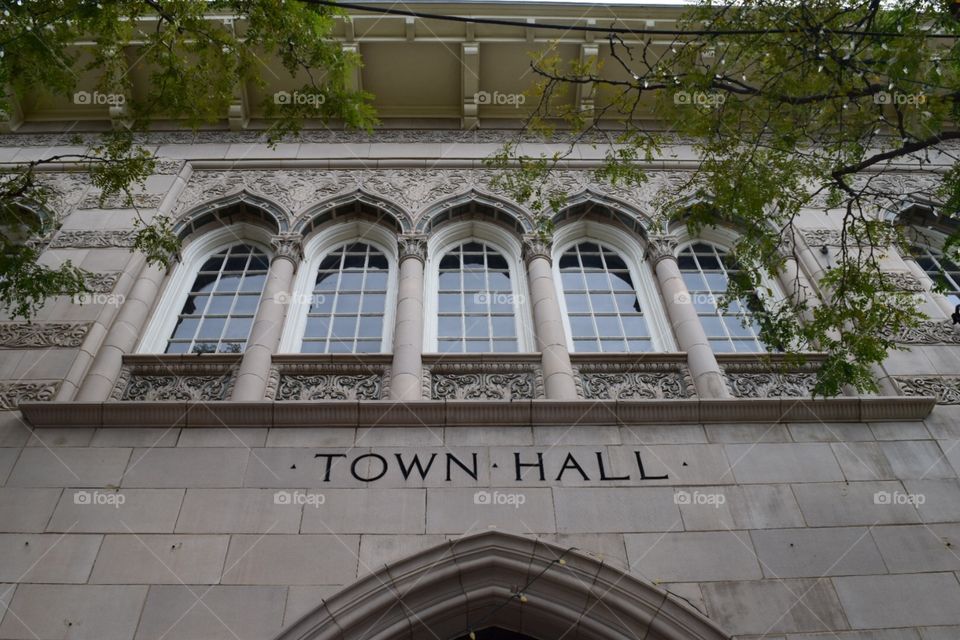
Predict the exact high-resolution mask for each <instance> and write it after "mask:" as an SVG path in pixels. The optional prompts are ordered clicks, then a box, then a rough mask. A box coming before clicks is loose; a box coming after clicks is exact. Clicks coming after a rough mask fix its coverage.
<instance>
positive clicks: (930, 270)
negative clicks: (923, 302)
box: [910, 244, 960, 307]
mask: <svg viewBox="0 0 960 640" xmlns="http://www.w3.org/2000/svg"><path fill="white" fill-rule="evenodd" d="M910 251H911V253H912V254H913V256H914V258H915V259H916V261H917V264H918V265H920V268H921V269H923V270H924V272H926V274H927V275H928V276H930V280H932V281H933V283H934V285H936V286H938V289H939V291H940V293H942V294H943V295H944V296H946V298H947V300H948V301H949V302H950V304H951V305H952V306H954V307H956V306H957V305H960V265H958V264H957V263H956V262H954V261H953V260H952V259H951V258H950V257H949V256H947V255H945V254H944V253H943V251H942V250H940V249H939V248H937V247H936V246H933V245H932V244H915V245H913V246H912V247H910Z"/></svg>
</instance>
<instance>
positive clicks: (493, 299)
mask: <svg viewBox="0 0 960 640" xmlns="http://www.w3.org/2000/svg"><path fill="white" fill-rule="evenodd" d="M517 300H518V298H517V295H516V288H515V282H514V281H513V277H512V275H511V270H510V266H509V263H508V262H507V259H506V258H505V257H504V256H503V255H502V254H501V253H500V252H499V251H498V250H497V249H495V248H493V247H492V246H490V245H489V244H486V243H484V242H479V241H476V240H471V241H468V242H464V243H462V244H459V245H457V246H455V247H453V248H451V249H449V250H447V251H446V252H445V253H444V254H443V256H442V257H441V258H440V262H439V267H438V273H437V331H436V336H437V350H438V351H439V352H440V353H456V352H460V353H482V352H505V351H506V352H509V351H518V350H519V332H518V327H517V319H518V315H519V314H517V313H516V312H515V310H514V304H515V302H517Z"/></svg>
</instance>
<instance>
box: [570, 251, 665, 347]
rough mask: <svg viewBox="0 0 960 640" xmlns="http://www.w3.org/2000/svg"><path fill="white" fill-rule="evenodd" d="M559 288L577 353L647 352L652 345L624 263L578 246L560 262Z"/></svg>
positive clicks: (615, 257) (606, 254)
mask: <svg viewBox="0 0 960 640" xmlns="http://www.w3.org/2000/svg"><path fill="white" fill-rule="evenodd" d="M560 282H561V283H562V285H563V297H564V302H565V303H566V307H567V318H568V319H569V321H570V332H571V334H572V338H573V350H574V351H578V352H587V353H589V352H604V351H606V352H614V351H620V352H626V351H650V350H651V349H652V348H653V341H652V339H651V337H650V329H649V328H648V326H647V320H646V318H644V316H643V310H642V309H641V308H640V302H639V300H637V294H636V289H634V286H633V280H632V279H631V278H630V272H629V271H628V270H627V265H626V263H625V262H624V261H623V260H622V259H621V258H620V256H619V255H617V254H616V253H615V252H614V251H613V250H611V249H609V248H608V247H606V246H600V245H598V244H596V243H593V242H582V243H580V244H578V245H575V246H573V247H570V248H569V249H567V250H566V251H565V252H564V254H563V256H561V257H560Z"/></svg>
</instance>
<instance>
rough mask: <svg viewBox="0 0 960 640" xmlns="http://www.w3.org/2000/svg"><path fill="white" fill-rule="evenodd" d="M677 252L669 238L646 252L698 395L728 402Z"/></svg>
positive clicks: (653, 243)
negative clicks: (679, 263)
mask: <svg viewBox="0 0 960 640" xmlns="http://www.w3.org/2000/svg"><path fill="white" fill-rule="evenodd" d="M676 249H677V241H676V239H675V238H672V237H670V236H654V237H651V238H650V244H649V246H648V248H647V258H648V259H649V260H650V261H651V263H652V265H653V269H654V271H655V272H656V274H657V281H658V282H659V284H660V293H661V294H662V295H663V302H664V306H665V307H666V308H667V316H668V317H669V318H670V324H671V326H672V327H673V333H674V335H675V336H676V337H677V342H678V343H679V344H680V348H681V349H682V350H684V351H686V352H687V366H688V367H690V376H691V377H692V378H693V383H694V385H695V386H696V389H697V395H698V396H700V397H701V398H729V397H730V392H729V390H728V389H727V384H726V380H725V379H724V376H723V372H722V371H721V370H720V365H719V364H718V363H717V358H716V356H715V355H714V353H713V349H712V348H711V347H710V342H709V341H708V340H707V334H706V333H705V332H704V330H703V325H701V324H700V318H699V317H698V316H697V312H696V310H695V309H694V308H693V303H692V302H691V300H690V292H689V291H688V290H687V285H686V283H684V281H683V276H682V275H681V274H680V266H679V265H678V264H677V256H676Z"/></svg>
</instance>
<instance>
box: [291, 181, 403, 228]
mask: <svg viewBox="0 0 960 640" xmlns="http://www.w3.org/2000/svg"><path fill="white" fill-rule="evenodd" d="M365 213H366V214H368V217H371V216H372V217H373V219H374V220H375V221H377V222H381V223H386V224H387V225H388V226H390V227H392V228H393V229H394V230H395V231H397V232H399V233H409V232H410V231H412V230H413V218H412V216H411V215H410V212H409V211H407V210H406V209H405V208H404V207H403V206H401V205H400V204H397V203H396V202H394V201H393V200H391V199H389V198H386V197H384V196H382V195H380V194H375V193H371V192H369V191H366V190H365V189H363V187H360V188H357V189H354V190H352V191H348V192H347V193H342V194H339V195H336V196H333V197H331V198H327V199H324V200H321V201H319V202H316V203H314V204H312V205H309V206H308V207H306V208H304V209H303V211H302V212H301V213H298V214H297V220H296V223H295V224H294V231H297V232H299V233H302V234H303V235H307V234H308V233H310V231H312V230H313V229H315V228H317V227H319V226H321V225H323V224H326V223H327V222H330V221H332V220H336V219H337V218H339V217H340V216H342V215H349V216H351V218H356V216H357V214H360V215H363V214H365Z"/></svg>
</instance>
